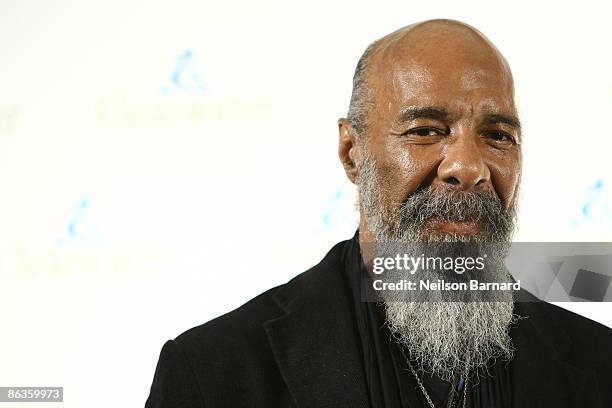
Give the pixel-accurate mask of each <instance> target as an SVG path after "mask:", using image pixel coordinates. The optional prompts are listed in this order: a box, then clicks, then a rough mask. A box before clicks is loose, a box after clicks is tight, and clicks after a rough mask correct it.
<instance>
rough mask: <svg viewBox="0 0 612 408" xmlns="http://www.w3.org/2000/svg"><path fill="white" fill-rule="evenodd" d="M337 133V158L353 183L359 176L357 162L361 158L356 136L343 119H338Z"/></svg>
mask: <svg viewBox="0 0 612 408" xmlns="http://www.w3.org/2000/svg"><path fill="white" fill-rule="evenodd" d="M338 133H339V134H338V157H339V158H340V162H341V163H342V166H343V167H344V172H345V173H346V176H347V177H348V179H349V180H351V182H352V183H355V181H356V180H357V175H358V174H359V169H358V167H357V162H358V161H359V157H360V156H361V149H360V147H359V142H358V140H357V137H358V136H357V134H356V132H355V131H354V130H353V128H352V127H351V125H350V123H349V122H348V121H347V120H346V119H345V118H340V119H338Z"/></svg>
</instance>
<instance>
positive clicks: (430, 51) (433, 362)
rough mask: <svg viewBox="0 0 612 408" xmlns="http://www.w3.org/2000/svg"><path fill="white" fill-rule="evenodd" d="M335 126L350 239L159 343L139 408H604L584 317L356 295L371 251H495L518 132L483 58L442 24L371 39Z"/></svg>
mask: <svg viewBox="0 0 612 408" xmlns="http://www.w3.org/2000/svg"><path fill="white" fill-rule="evenodd" d="M338 127H339V148H338V153H339V158H340V161H341V162H342V165H343V166H344V169H345V171H346V175H347V177H348V178H349V179H350V180H351V181H352V182H353V183H355V184H356V185H357V187H358V191H359V200H360V217H361V218H360V224H359V230H358V233H357V234H356V235H355V237H354V238H353V239H352V240H349V241H345V242H342V243H339V244H337V245H336V246H335V247H333V248H332V249H331V251H330V252H329V253H328V254H327V255H326V257H325V258H324V259H323V260H322V261H321V263H319V264H318V265H317V266H315V267H313V268H312V269H310V270H309V271H306V272H304V273H303V274H301V275H299V276H297V277H296V278H294V279H293V280H291V281H290V282H289V283H287V284H285V285H281V286H279V287H276V288H273V289H270V290H269V291H267V292H265V293H263V294H261V295H260V296H258V297H256V298H255V299H253V300H251V301H250V302H248V303H246V304H245V305H243V306H242V307H240V308H238V309H237V310H234V311H232V312H230V313H228V314H226V315H224V316H221V317H219V318H217V319H215V320H212V321H210V322H208V323H206V324H204V325H202V326H199V327H196V328H194V329H191V330H189V331H187V332H186V333H183V334H182V335H180V336H179V337H177V338H176V339H175V340H171V341H168V342H167V343H166V344H165V345H164V347H163V349H162V351H161V355H160V359H159V363H158V366H157V369H156V373H155V377H154V380H153V385H152V387H151V394H150V396H149V399H148V400H147V403H146V406H147V407H148V408H155V407H213V406H223V407H239V406H245V407H246V406H249V407H276V406H282V407H332V406H333V407H370V406H371V407H447V406H455V407H458V406H470V407H489V408H490V407H527V406H538V407H609V406H612V347H611V346H612V331H611V330H609V329H608V328H606V327H604V326H601V325H599V324H597V323H595V322H592V321H590V320H587V319H585V318H582V317H580V316H577V315H575V314H573V313H571V312H568V311H565V310H563V309H560V308H557V307H555V306H553V305H550V304H547V303H544V302H520V303H519V302H516V299H513V297H512V295H510V297H508V296H502V297H501V298H499V299H496V301H478V299H471V300H473V301H467V302H459V301H456V300H457V299H458V298H453V296H454V295H452V294H451V295H446V296H447V298H445V299H444V298H441V297H437V298H435V299H434V298H432V299H429V300H430V301H406V299H405V298H404V299H402V298H400V297H398V295H396V294H392V293H384V294H382V297H381V299H380V302H378V303H372V302H363V301H362V299H361V293H362V292H361V289H362V286H361V282H363V281H364V280H365V281H368V280H369V281H370V282H371V280H372V278H373V277H374V275H373V274H372V270H371V269H369V270H368V268H367V266H369V265H371V264H372V260H373V258H374V257H375V256H376V255H377V254H378V252H377V251H381V250H384V248H385V245H387V243H389V242H393V243H400V244H408V243H415V242H416V243H423V245H426V244H432V243H433V244H439V243H448V242H450V243H488V242H508V241H510V239H511V235H512V230H513V223H514V214H515V206H516V202H517V194H518V189H519V181H520V174H521V137H522V136H521V128H520V122H519V120H518V118H517V113H516V107H515V104H514V85H513V80H512V74H511V72H510V68H509V66H508V64H507V62H506V60H505V59H504V58H503V56H502V55H501V54H500V53H499V51H498V50H497V49H496V48H495V47H494V46H493V45H492V44H491V43H490V42H489V41H488V40H487V39H486V38H485V37H484V36H483V35H482V34H481V33H480V32H478V31H477V30H475V29H474V28H472V27H470V26H468V25H466V24H463V23H460V22H457V21H452V20H430V21H426V22H422V23H418V24H414V25H411V26H408V27H405V28H402V29H400V30H398V31H396V32H394V33H392V34H389V35H387V36H386V37H384V38H382V39H379V40H378V41H376V42H374V43H373V44H372V45H370V46H369V47H368V48H367V50H366V51H365V53H364V54H363V56H362V57H361V59H360V61H359V63H358V65H357V69H356V72H355V76H354V81H353V95H352V98H351V103H350V107H349V113H348V115H347V118H346V119H340V120H339V121H338ZM381 248H382V249H381ZM436 248H438V250H439V251H441V252H440V254H444V251H445V249H444V247H443V246H439V247H436ZM440 248H442V249H440ZM503 254H504V252H503V251H498V252H497V253H496V254H493V256H494V257H497V258H498V260H499V259H503ZM488 273H490V274H494V275H496V276H497V277H498V278H499V279H504V278H508V277H507V276H504V274H505V272H504V271H503V268H497V269H496V268H491V269H490V270H489V271H488ZM437 276H438V277H440V276H441V275H440V274H438V275H437ZM522 295H523V297H525V296H527V298H528V300H535V299H531V298H529V295H528V294H525V293H522ZM431 296H433V295H431ZM412 300H414V299H412ZM433 300H436V301H433ZM480 300H482V299H480Z"/></svg>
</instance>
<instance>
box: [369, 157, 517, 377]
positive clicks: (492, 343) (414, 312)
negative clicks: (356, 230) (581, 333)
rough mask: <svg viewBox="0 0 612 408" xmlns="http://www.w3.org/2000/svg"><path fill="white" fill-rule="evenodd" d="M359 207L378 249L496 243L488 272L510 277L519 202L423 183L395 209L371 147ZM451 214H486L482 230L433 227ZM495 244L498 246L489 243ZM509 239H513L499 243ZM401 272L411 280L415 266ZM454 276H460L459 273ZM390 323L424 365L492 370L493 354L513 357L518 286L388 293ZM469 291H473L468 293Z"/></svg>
mask: <svg viewBox="0 0 612 408" xmlns="http://www.w3.org/2000/svg"><path fill="white" fill-rule="evenodd" d="M357 185H358V188H359V200H360V206H361V208H362V210H363V214H364V216H365V221H366V224H367V226H368V229H369V230H370V232H372V233H373V234H374V237H375V240H376V244H375V247H376V249H375V252H376V255H377V256H379V255H382V256H388V255H384V254H391V253H397V248H398V244H399V245H404V250H403V252H402V253H408V254H413V255H414V256H415V257H416V256H419V255H421V253H422V252H423V251H424V250H427V254H428V255H429V256H440V257H442V258H444V257H446V256H453V254H451V253H449V252H453V249H452V248H451V247H450V246H449V245H437V243H441V242H446V243H454V242H461V243H465V242H468V243H469V249H468V251H472V252H474V253H480V254H482V253H483V252H482V251H483V250H484V248H485V247H486V248H487V249H489V251H488V253H487V254H488V256H489V262H487V269H486V270H485V273H486V275H487V279H489V281H497V282H507V281H509V280H510V275H509V274H508V272H507V270H506V269H505V267H504V262H503V261H504V258H505V256H506V250H507V248H508V246H509V243H510V241H511V237H512V231H513V228H514V217H515V211H514V208H512V209H510V211H505V210H504V209H503V205H502V203H501V201H500V200H499V199H498V198H497V197H495V196H493V195H491V194H487V193H476V192H473V193H472V192H469V193H468V192H448V193H436V192H434V191H432V190H417V191H416V192H415V193H413V194H412V195H411V196H410V197H409V198H408V200H407V201H406V202H405V203H404V204H403V205H402V206H401V207H400V208H396V209H392V208H386V207H385V206H384V205H383V203H384V202H385V200H384V197H383V193H382V190H381V188H380V183H379V178H378V170H377V167H376V163H375V162H374V160H373V158H372V157H371V156H370V155H369V153H368V152H367V151H366V154H365V156H364V160H363V162H362V166H361V169H360V173H359V176H358V180H357ZM434 218H437V219H443V220H445V221H473V220H479V221H482V224H483V225H482V228H483V232H482V234H479V235H478V236H476V237H474V236H461V235H458V234H437V235H435V234H434V235H432V233H427V232H426V230H427V227H428V226H429V225H430V224H429V223H430V222H431V220H432V219H434ZM488 243H496V246H493V247H491V246H486V245H488ZM500 243H502V244H504V243H505V244H507V245H501V246H500V245H499V244H500ZM399 273H400V274H401V273H403V274H404V275H405V276H399V277H398V278H399V279H410V278H413V277H414V276H413V275H410V274H409V273H408V272H405V271H404V272H399ZM417 273H418V274H419V278H420V279H424V280H427V279H429V280H432V281H436V280H437V279H445V280H449V279H451V280H452V279H453V277H451V276H449V274H448V272H446V273H443V272H442V271H435V270H419V271H418V272H417ZM454 279H459V280H460V279H461V277H460V276H455V277H454ZM381 295H382V298H383V299H382V300H383V303H384V308H385V311H386V320H387V321H386V323H387V325H388V327H389V328H390V330H391V333H392V334H393V337H394V339H395V340H396V341H398V342H400V343H401V345H402V346H403V347H405V349H406V350H407V351H408V353H409V355H410V358H411V360H412V361H413V362H416V364H417V367H415V368H417V369H419V370H421V371H423V372H427V373H431V374H434V375H436V376H438V377H439V378H441V379H443V380H447V381H453V380H454V379H456V378H457V377H458V376H464V378H465V376H466V375H467V374H468V373H470V372H471V373H475V372H479V371H486V368H487V365H488V363H490V362H491V361H492V359H497V358H502V359H504V360H508V361H509V360H511V359H512V354H513V348H512V343H511V338H510V336H509V327H510V325H511V323H512V322H513V321H514V319H515V317H514V313H513V302H512V300H513V299H512V294H511V292H499V293H496V297H495V299H494V300H491V298H484V297H482V296H483V294H482V293H481V292H478V291H473V292H468V293H467V294H466V293H462V294H461V295H459V294H458V293H457V292H455V291H440V292H435V293H431V294H428V295H427V296H428V297H429V298H427V299H423V292H421V293H420V294H419V296H420V298H419V299H416V298H415V297H414V296H415V295H414V294H413V292H411V291H384V292H381ZM466 296H467V298H466Z"/></svg>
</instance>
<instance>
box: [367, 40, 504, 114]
mask: <svg viewBox="0 0 612 408" xmlns="http://www.w3.org/2000/svg"><path fill="white" fill-rule="evenodd" d="M413 31H414V30H413ZM370 58H371V59H370V61H369V62H370V64H369V66H370V71H369V73H368V74H369V78H368V82H369V83H370V85H371V87H372V91H373V92H374V95H375V98H376V100H377V101H376V102H377V105H378V106H379V107H381V108H385V107H386V108H387V110H393V108H398V107H400V106H407V105H414V106H419V105H430V106H444V107H446V108H448V109H450V110H452V109H454V108H456V109H472V110H474V109H476V110H478V109H481V108H482V109H484V108H485V107H486V108H487V110H489V111H490V110H499V111H511V112H514V111H515V106H514V85H513V80H512V73H511V71H510V68H509V66H508V64H507V62H506V60H505V59H504V57H503V56H502V55H501V54H500V53H499V51H498V50H497V49H496V48H495V47H494V46H493V44H491V43H490V42H489V41H488V40H487V39H486V38H484V37H482V36H481V35H480V34H479V33H475V32H471V31H468V30H465V29H455V28H453V29H450V30H446V31H445V30H434V31H433V32H432V30H429V31H426V32H422V30H421V32H419V31H418V30H417V31H416V32H409V33H408V34H406V33H394V34H391V35H389V36H388V37H385V38H383V39H382V40H381V41H380V42H379V44H378V46H377V47H376V48H375V50H374V51H373V52H372V54H371V56H370Z"/></svg>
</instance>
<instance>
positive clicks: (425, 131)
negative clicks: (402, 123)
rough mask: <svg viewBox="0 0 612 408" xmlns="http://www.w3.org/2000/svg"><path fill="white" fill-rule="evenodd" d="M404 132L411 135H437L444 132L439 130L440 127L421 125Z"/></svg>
mask: <svg viewBox="0 0 612 408" xmlns="http://www.w3.org/2000/svg"><path fill="white" fill-rule="evenodd" d="M406 134H411V135H416V136H423V137H425V136H438V135H442V134H444V132H443V131H441V130H440V129H436V128H430V127H421V128H415V129H410V130H409V131H407V132H406Z"/></svg>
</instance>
